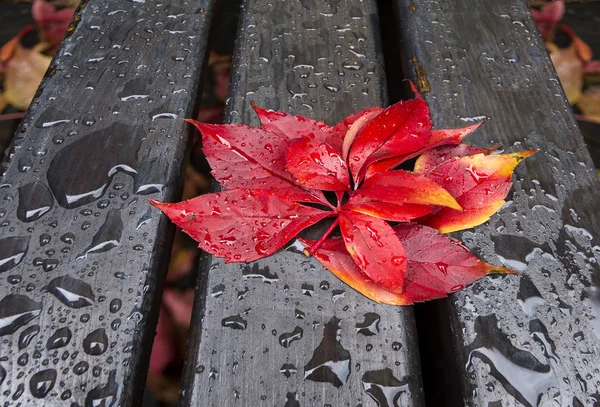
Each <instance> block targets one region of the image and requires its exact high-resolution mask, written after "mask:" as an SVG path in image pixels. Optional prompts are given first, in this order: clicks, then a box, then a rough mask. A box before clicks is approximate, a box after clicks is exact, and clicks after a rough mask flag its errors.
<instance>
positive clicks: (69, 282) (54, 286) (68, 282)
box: [46, 275, 94, 308]
mask: <svg viewBox="0 0 600 407" xmlns="http://www.w3.org/2000/svg"><path fill="white" fill-rule="evenodd" d="M46 289H47V290H48V291H49V292H50V293H52V294H53V295H54V296H55V297H56V298H57V299H58V300H60V302H62V303H63V304H65V305H66V306H68V307H71V308H83V307H87V306H90V305H92V304H93V303H94V293H93V291H92V287H91V286H90V285H89V284H88V283H86V282H85V281H82V280H79V279H76V278H73V277H71V276H67V275H65V276H60V277H56V278H54V279H52V280H51V281H50V283H48V286H47V287H46Z"/></svg>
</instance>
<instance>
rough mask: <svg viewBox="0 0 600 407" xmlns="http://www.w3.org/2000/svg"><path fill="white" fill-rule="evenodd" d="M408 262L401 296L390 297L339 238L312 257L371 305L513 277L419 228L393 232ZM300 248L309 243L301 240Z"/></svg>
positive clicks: (399, 228)
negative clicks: (490, 276) (494, 276)
mask: <svg viewBox="0 0 600 407" xmlns="http://www.w3.org/2000/svg"><path fill="white" fill-rule="evenodd" d="M394 232H395V233H396V236H397V237H398V239H399V240H400V242H401V243H402V245H403V247H404V250H405V253H406V256H407V258H408V261H407V268H406V273H405V279H404V290H403V292H402V293H392V292H390V291H388V290H387V289H385V288H384V287H383V286H382V285H379V284H377V283H375V282H374V281H373V280H371V279H369V278H368V277H367V276H366V275H365V274H364V273H363V272H362V271H361V270H360V269H359V268H358V266H356V264H355V263H354V261H353V260H352V258H351V257H350V255H349V254H348V252H347V251H346V248H345V247H344V243H343V240H342V239H340V238H332V239H328V240H327V241H325V243H323V245H322V246H321V248H320V249H319V250H318V251H317V252H316V253H315V255H314V256H315V257H316V258H317V260H319V262H320V263H321V264H322V265H323V266H325V267H326V268H327V269H329V270H330V271H331V272H332V273H333V274H334V275H335V276H336V277H338V278H339V279H340V280H342V281H343V282H344V283H346V284H348V285H349V286H351V287H352V288H354V289H355V290H356V291H358V292H360V293H361V294H363V295H365V296H366V297H368V298H370V299H371V300H373V301H376V302H379V303H383V304H390V305H410V304H412V303H415V302H420V301H427V300H432V299H436V298H443V297H446V296H447V294H448V293H452V292H455V291H457V290H460V289H462V288H464V287H465V286H467V285H469V284H472V283H473V282H475V281H477V280H478V279H480V278H481V277H483V276H485V275H488V274H497V273H499V274H516V272H515V271H513V270H510V269H507V268H504V267H499V266H494V265H492V264H488V263H486V262H484V261H482V260H479V259H478V258H477V257H475V256H474V255H473V254H471V252H470V251H469V249H468V248H466V247H465V246H463V245H462V244H461V243H460V242H459V241H458V240H456V239H452V238H450V237H448V236H444V235H441V234H439V233H438V232H437V231H436V230H435V229H432V228H429V227H426V226H422V225H414V224H407V225H399V226H396V227H395V228H394ZM301 241H302V243H303V244H305V245H310V244H311V243H312V242H310V241H306V240H301Z"/></svg>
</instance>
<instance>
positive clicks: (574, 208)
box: [396, 0, 600, 407]
mask: <svg viewBox="0 0 600 407" xmlns="http://www.w3.org/2000/svg"><path fill="white" fill-rule="evenodd" d="M396 5H397V16H398V18H399V20H400V25H401V34H400V35H401V36H402V37H403V39H404V41H403V47H404V52H405V55H406V57H407V61H408V64H407V66H406V70H407V72H408V73H410V75H409V76H411V77H412V78H413V79H414V80H415V81H417V82H418V83H419V85H420V87H421V90H422V92H423V93H424V95H425V97H426V99H427V100H428V102H429V103H430V105H431V108H432V112H433V119H434V123H435V125H437V126H439V127H441V126H444V127H452V126H455V127H458V126H461V125H464V124H466V123H471V122H472V121H475V120H479V117H485V118H486V124H485V126H484V127H483V128H482V129H481V130H480V131H478V132H477V133H476V134H475V135H474V136H472V137H471V138H470V140H469V141H471V142H472V143H474V144H477V145H481V146H491V145H498V144H499V145H501V146H503V147H504V148H505V149H506V150H507V151H516V150H522V149H530V148H539V149H540V150H541V151H540V152H539V153H537V154H536V155H535V156H533V157H530V158H528V159H527V160H525V162H524V163H522V164H520V165H519V168H518V169H517V173H516V176H515V177H514V182H515V186H514V192H513V193H512V196H510V197H509V199H510V202H509V204H507V205H505V206H504V207H503V208H502V209H501V210H500V211H499V213H498V214H497V215H495V216H493V217H492V219H491V220H490V222H488V223H486V224H484V225H482V226H480V227H477V228H475V229H474V230H470V231H467V232H464V233H463V234H462V239H463V241H464V242H465V243H466V244H467V245H468V246H469V247H471V248H473V249H474V250H475V251H476V252H478V253H479V254H480V255H481V256H482V257H483V258H485V259H486V260H488V261H490V262H494V263H499V264H500V263H501V262H503V263H504V264H506V265H508V266H512V267H514V268H516V269H519V270H522V271H523V275H522V276H510V277H506V278H486V279H484V280H482V281H481V282H480V283H477V284H474V285H473V286H471V287H469V288H467V289H466V290H464V291H462V292H460V293H457V294H455V295H453V296H452V298H451V299H449V300H448V301H447V305H448V307H449V312H450V314H451V315H452V323H453V326H452V329H453V331H454V333H455V338H454V344H455V347H456V349H457V355H456V360H457V362H458V368H459V371H461V372H462V375H461V380H462V384H463V396H464V398H465V402H466V404H468V405H481V406H488V405H489V406H491V405H502V406H505V407H506V406H513V405H526V406H531V405H538V403H539V404H540V405H544V406H549V405H574V406H582V405H586V406H591V405H597V404H598V403H600V373H599V370H598V367H599V366H600V327H599V325H598V321H599V320H600V273H599V270H598V260H599V257H600V249H599V248H598V246H597V245H598V236H599V233H600V219H599V218H598V213H599V212H600V204H599V203H598V199H597V193H598V191H599V190H600V182H598V177H597V174H596V173H595V171H594V169H593V165H592V162H591V160H590V156H589V154H588V152H587V150H586V147H585V144H584V142H583V139H582V137H581V134H580V133H579V130H578V129H577V126H576V123H575V121H574V119H573V116H572V114H571V112H570V108H569V106H568V104H567V102H566V100H565V97H564V93H563V91H562V89H561V86H560V83H559V81H558V79H557V77H556V75H555V73H554V70H553V67H552V64H551V62H550V59H549V58H548V55H547V53H546V50H545V48H544V44H543V43H542V41H541V39H540V37H539V34H538V32H537V29H536V27H535V24H534V22H533V21H532V19H531V17H530V14H529V10H528V7H527V2H525V1H520V0H498V1H493V2H491V1H489V2H483V1H470V0H452V1H433V0H431V1H426V0H422V1H415V0H397V1H396ZM413 58H414V59H413Z"/></svg>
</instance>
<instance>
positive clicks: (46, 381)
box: [0, 0, 213, 406]
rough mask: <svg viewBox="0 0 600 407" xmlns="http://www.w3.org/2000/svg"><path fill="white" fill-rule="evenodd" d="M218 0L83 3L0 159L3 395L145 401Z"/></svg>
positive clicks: (3, 399)
mask: <svg viewBox="0 0 600 407" xmlns="http://www.w3.org/2000/svg"><path fill="white" fill-rule="evenodd" d="M212 3H213V2H212V1H210V0H198V1H193V2H191V1H190V2H187V1H184V2H177V3H175V2H173V3H170V2H153V1H147V2H144V1H141V2H140V1H137V2H114V1H112V0H90V1H89V2H88V1H84V2H83V3H82V4H81V5H80V8H79V9H78V11H77V13H76V15H75V17H74V20H73V22H72V24H71V26H70V27H69V30H68V32H67V38H66V40H65V41H64V42H63V43H62V45H61V47H60V49H59V50H58V52H57V54H56V57H55V58H54V60H53V62H52V64H51V67H50V69H49V71H48V72H47V75H46V78H45V80H44V81H43V82H42V84H41V85H40V87H39V90H38V93H37V96H36V98H35V99H34V101H33V103H32V105H31V107H30V109H29V110H28V112H27V115H26V117H25V119H24V122H23V125H22V126H21V128H20V130H19V131H18V133H17V135H16V137H15V139H14V144H13V145H12V147H11V149H10V150H9V152H8V154H7V156H6V157H5V161H4V162H3V163H2V170H1V171H0V172H1V173H2V178H1V182H0V184H1V186H0V336H1V338H0V355H1V358H0V366H1V368H0V404H2V405H5V406H17V405H27V406H50V405H52V406H58V405H70V406H84V405H85V406H96V405H106V406H109V405H121V406H132V405H134V406H137V405H140V404H141V395H142V390H143V387H144V383H145V380H146V374H147V370H148V359H149V354H150V348H151V346H152V339H153V334H154V330H155V327H156V320H157V314H158V308H159V300H160V295H161V291H162V284H163V279H164V271H165V270H166V266H167V262H168V257H169V253H170V247H171V241H172V232H173V227H172V226H171V225H170V224H169V222H168V221H167V220H166V219H165V218H163V217H161V216H159V213H158V211H157V210H155V208H151V206H150V204H149V203H148V198H154V199H160V200H174V199H176V198H177V197H179V196H180V193H181V191H180V186H181V182H182V169H183V164H184V162H185V160H184V158H185V149H186V145H187V140H188V126H187V125H186V124H185V123H184V122H183V120H182V118H184V117H190V115H192V114H193V112H194V105H195V103H196V99H197V96H198V89H199V84H200V74H201V72H202V67H203V63H204V56H205V53H206V39H207V37H208V28H209V26H210V19H211V10H212Z"/></svg>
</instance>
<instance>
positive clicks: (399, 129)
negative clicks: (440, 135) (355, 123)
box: [348, 96, 432, 182]
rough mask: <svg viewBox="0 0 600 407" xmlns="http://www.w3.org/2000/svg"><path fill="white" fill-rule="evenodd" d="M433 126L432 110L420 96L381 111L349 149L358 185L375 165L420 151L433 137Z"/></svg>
mask: <svg viewBox="0 0 600 407" xmlns="http://www.w3.org/2000/svg"><path fill="white" fill-rule="evenodd" d="M431 125H432V124H431V120H430V118H429V107H428V106H427V103H425V101H424V100H423V99H422V98H421V97H420V96H417V97H416V98H415V99H413V100H409V101H406V102H400V103H396V104H394V105H392V106H390V107H388V108H387V109H384V110H383V111H381V112H380V113H379V114H377V115H376V116H375V117H373V118H372V119H371V121H370V122H369V123H368V125H366V126H364V127H363V128H362V130H361V131H360V132H359V133H358V135H357V136H356V138H355V140H354V142H353V144H352V146H351V147H350V151H349V153H348V164H349V168H350V172H351V173H352V177H353V178H354V180H355V182H360V181H361V180H362V179H363V178H364V171H366V169H367V168H368V166H369V165H371V164H372V163H374V162H376V161H379V160H383V159H386V158H391V157H395V156H399V155H402V154H407V153H411V152H414V151H416V150H419V149H420V148H421V147H423V146H424V145H425V143H426V142H427V140H428V139H429V137H430V135H431Z"/></svg>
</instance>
